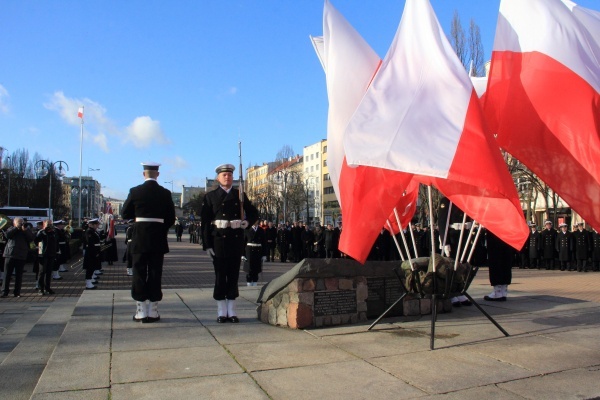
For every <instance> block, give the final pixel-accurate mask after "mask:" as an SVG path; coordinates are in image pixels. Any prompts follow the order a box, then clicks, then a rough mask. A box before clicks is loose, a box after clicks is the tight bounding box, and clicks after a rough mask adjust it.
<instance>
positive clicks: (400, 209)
mask: <svg viewBox="0 0 600 400" xmlns="http://www.w3.org/2000/svg"><path fill="white" fill-rule="evenodd" d="M418 197H419V182H417V180H416V179H413V180H412V181H410V184H409V185H408V187H407V188H406V191H405V193H404V196H402V197H401V198H400V199H398V202H397V203H396V207H395V208H396V212H392V213H391V214H390V216H389V217H388V221H389V222H390V223H389V225H388V223H387V222H386V224H385V226H384V228H385V229H387V230H388V231H390V233H392V234H394V235H395V234H397V233H400V230H401V229H404V228H406V227H407V226H408V224H409V223H410V221H411V220H412V218H413V216H414V215H415V212H416V211H417V199H418ZM396 213H397V214H398V218H399V219H400V226H398V220H397V219H396ZM390 225H391V229H390Z"/></svg>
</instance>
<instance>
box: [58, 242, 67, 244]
mask: <svg viewBox="0 0 600 400" xmlns="http://www.w3.org/2000/svg"><path fill="white" fill-rule="evenodd" d="M58 244H67V242H58Z"/></svg>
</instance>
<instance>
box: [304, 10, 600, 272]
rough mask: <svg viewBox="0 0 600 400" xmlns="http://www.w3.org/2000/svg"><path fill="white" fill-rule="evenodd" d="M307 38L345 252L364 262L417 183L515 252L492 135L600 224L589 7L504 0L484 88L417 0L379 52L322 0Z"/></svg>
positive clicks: (508, 198) (517, 244) (517, 224)
mask: <svg viewBox="0 0 600 400" xmlns="http://www.w3.org/2000/svg"><path fill="white" fill-rule="evenodd" d="M312 39H313V44H314V46H315V50H316V51H317V55H318V56H319V59H320V61H321V64H322V66H323V69H324V70H325V75H326V82H327V94H328V99H329V113H328V126H327V137H328V167H329V172H330V176H331V180H332V183H333V186H334V189H335V192H336V193H337V194H338V200H339V202H340V206H341V209H342V212H343V215H344V229H343V231H342V236H341V238H340V245H339V246H340V250H341V251H343V252H344V253H346V254H348V255H350V256H351V257H353V258H355V259H356V260H358V261H360V262H364V261H365V260H366V258H367V256H368V254H369V251H370V249H371V246H372V244H373V243H374V241H375V239H376V237H377V235H378V234H379V232H380V230H381V228H382V227H383V226H385V225H387V221H390V220H391V221H395V220H396V218H395V216H394V215H395V214H397V213H398V211H399V212H400V213H401V214H402V217H399V220H400V223H401V224H402V225H403V226H406V225H408V223H409V221H410V219H411V218H412V215H413V214H414V204H415V203H416V196H417V193H418V188H419V184H421V183H422V184H425V185H433V186H436V187H437V188H438V189H439V190H440V192H442V193H443V194H444V195H445V196H446V197H448V198H449V199H450V200H451V201H452V202H453V203H454V204H456V205H457V206H458V207H459V208H460V209H461V210H463V211H465V213H467V214H468V215H469V216H471V217H472V218H473V219H474V220H476V221H478V222H479V223H481V224H482V225H483V226H485V227H486V228H487V229H489V230H490V231H491V232H493V233H494V234H495V235H496V236H498V237H499V238H501V239H502V240H503V241H505V242H506V243H508V244H510V245H511V246H513V247H514V248H516V249H520V248H521V247H522V246H523V244H524V243H525V241H526V240H527V237H528V228H527V224H526V222H525V220H524V217H523V213H522V210H521V205H520V201H519V197H518V194H517V191H516V188H515V185H514V182H513V180H512V177H511V175H510V173H509V172H508V169H507V167H506V165H505V163H504V159H503V158H502V155H501V152H500V146H501V147H502V148H503V149H504V150H506V151H508V152H509V153H511V154H512V155H514V156H515V157H517V158H518V159H519V160H520V161H521V162H523V163H524V164H525V165H527V166H528V167H529V168H530V169H531V170H532V171H533V172H534V173H536V174H537V175H538V176H539V177H540V178H541V179H542V180H544V181H545V182H546V183H547V184H548V185H549V186H550V187H552V188H553V189H554V191H555V192H556V193H558V194H559V195H560V196H561V197H562V198H564V199H565V200H566V201H567V202H568V203H569V205H571V207H572V208H573V209H574V210H576V211H577V212H578V213H579V214H580V215H581V216H582V217H583V218H584V219H585V220H586V221H588V222H589V223H590V224H591V225H592V226H594V227H600V206H599V205H598V199H600V170H599V168H598V163H599V160H600V137H599V129H598V128H599V126H598V125H599V124H600V113H599V112H598V111H600V110H598V107H599V106H600V101H599V98H598V93H599V88H600V65H599V60H600V14H599V13H598V12H595V11H592V10H588V9H585V8H582V7H579V6H578V5H576V4H575V3H572V2H571V1H569V0H527V1H523V0H501V4H500V13H499V17H498V25H497V31H496V38H495V42H494V49H493V52H492V60H491V68H490V74H489V79H488V84H487V88H486V91H485V93H484V94H483V95H482V96H481V98H480V96H478V94H477V93H476V92H475V89H474V87H473V83H472V81H471V79H470V77H469V74H468V73H467V72H466V70H465V68H464V66H463V65H462V64H461V62H460V61H459V59H458V57H457V56H456V54H455V53H454V51H453V50H452V47H451V45H450V43H449V42H448V40H447V38H446V36H445V34H444V32H443V30H442V28H441V26H440V24H439V22H438V20H437V18H436V16H435V13H434V11H433V9H432V7H431V4H430V3H429V1H428V0H406V4H405V8H404V12H403V15H402V19H401V21H400V24H399V26H398V30H397V32H396V36H395V38H394V41H393V43H392V45H391V47H390V49H389V51H388V53H387V55H386V57H385V58H384V59H383V60H381V59H380V58H379V57H378V56H377V54H376V53H375V52H374V51H373V50H372V49H371V47H370V46H369V45H368V44H367V43H366V41H365V40H364V39H363V38H362V37H361V36H360V34H358V32H356V30H355V29H354V28H353V27H352V26H351V25H350V24H349V23H348V21H346V19H345V18H344V17H343V16H342V15H341V14H340V13H339V12H338V11H337V10H336V9H335V8H334V7H333V6H332V5H331V3H330V2H329V1H328V0H326V1H325V7H324V12H323V37H322V38H312ZM495 136H496V137H497V139H495ZM411 210H412V211H411ZM411 212H412V213H411Z"/></svg>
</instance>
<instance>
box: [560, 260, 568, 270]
mask: <svg viewBox="0 0 600 400" xmlns="http://www.w3.org/2000/svg"><path fill="white" fill-rule="evenodd" d="M559 263H560V270H561V271H564V270H567V269H568V270H569V271H570V270H571V265H570V264H569V262H568V261H562V260H559Z"/></svg>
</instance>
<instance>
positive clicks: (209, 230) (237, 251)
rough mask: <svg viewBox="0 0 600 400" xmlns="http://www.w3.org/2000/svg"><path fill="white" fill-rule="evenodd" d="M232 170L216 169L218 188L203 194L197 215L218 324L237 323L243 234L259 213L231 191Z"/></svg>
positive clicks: (230, 168) (244, 197)
mask: <svg viewBox="0 0 600 400" xmlns="http://www.w3.org/2000/svg"><path fill="white" fill-rule="evenodd" d="M234 170H235V167H234V166H233V165H231V164H223V165H219V166H218V167H217V168H216V170H215V172H216V173H217V183H218V187H217V188H216V189H214V190H212V191H210V192H208V193H206V195H205V196H204V200H203V201H202V211H201V212H200V218H201V228H202V248H203V249H204V250H206V252H207V253H208V254H209V255H210V256H211V257H212V261H213V266H214V269H215V288H214V291H213V298H214V299H215V300H216V301H217V322H219V323H223V322H227V321H230V322H239V319H238V317H237V312H236V309H235V299H236V298H237V297H238V296H239V292H238V278H239V274H240V259H241V257H242V255H243V254H244V230H245V229H247V228H248V227H249V226H252V225H254V223H255V222H256V221H257V220H258V211H257V210H256V208H255V207H254V206H253V205H252V203H250V201H249V200H248V198H247V197H246V194H245V193H243V194H242V196H241V197H240V191H239V190H238V189H236V188H234V187H233V171H234ZM242 209H243V212H242ZM244 214H245V215H244Z"/></svg>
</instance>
